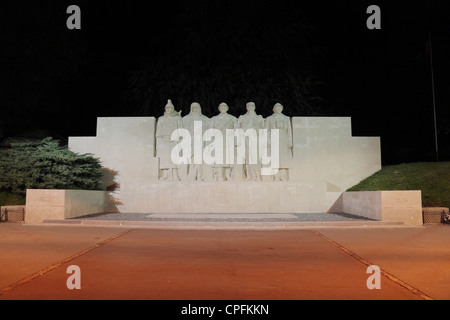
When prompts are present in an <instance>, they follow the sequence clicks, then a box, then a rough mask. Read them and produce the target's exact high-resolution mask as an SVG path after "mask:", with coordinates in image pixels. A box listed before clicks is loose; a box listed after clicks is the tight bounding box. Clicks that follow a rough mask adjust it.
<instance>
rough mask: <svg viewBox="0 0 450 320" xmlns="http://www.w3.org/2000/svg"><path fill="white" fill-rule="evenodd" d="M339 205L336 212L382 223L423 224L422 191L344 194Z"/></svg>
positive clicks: (354, 192) (355, 192)
mask: <svg viewBox="0 0 450 320" xmlns="http://www.w3.org/2000/svg"><path fill="white" fill-rule="evenodd" d="M338 203H339V207H340V208H334V209H335V210H334V211H335V212H336V211H340V212H343V213H349V214H355V215H358V216H362V217H366V218H370V219H374V220H380V221H394V222H403V223H405V224H406V225H414V226H421V225H422V224H423V219H422V192H421V191H420V190H411V191H409V190H408V191H352V192H344V193H343V194H342V195H341V198H340V199H339V201H338Z"/></svg>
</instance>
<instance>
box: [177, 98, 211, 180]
mask: <svg viewBox="0 0 450 320" xmlns="http://www.w3.org/2000/svg"><path fill="white" fill-rule="evenodd" d="M197 121H200V122H201V128H202V132H201V136H199V135H198V134H197V135H196V134H195V132H194V125H195V122H197ZM197 124H198V122H197ZM210 126H211V119H210V118H208V117H207V116H205V115H203V114H202V109H201V106H200V104H199V103H198V102H193V103H192V104H191V110H190V113H189V114H188V115H186V116H184V117H183V127H184V128H185V129H187V130H188V131H189V133H190V135H191V137H192V139H191V145H192V150H193V152H192V160H191V163H190V164H189V165H188V167H187V177H188V179H189V180H194V181H195V180H197V181H203V180H204V172H203V169H204V165H203V163H196V162H197V161H196V159H195V154H196V150H195V149H194V145H195V141H194V140H195V139H198V140H199V141H198V142H197V144H196V145H197V146H201V152H202V151H203V147H204V142H203V134H204V133H205V131H206V130H208V129H209V128H210Z"/></svg>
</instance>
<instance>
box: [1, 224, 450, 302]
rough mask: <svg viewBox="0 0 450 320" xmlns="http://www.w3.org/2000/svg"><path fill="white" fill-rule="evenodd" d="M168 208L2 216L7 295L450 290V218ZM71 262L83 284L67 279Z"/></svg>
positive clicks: (193, 296)
mask: <svg viewBox="0 0 450 320" xmlns="http://www.w3.org/2000/svg"><path fill="white" fill-rule="evenodd" d="M163 218H164V217H159V218H158V219H160V220H159V221H134V222H132V221H131V222H130V221H128V224H127V223H125V222H124V221H121V222H120V223H119V222H118V221H117V220H114V219H111V220H109V221H108V220H105V219H103V220H102V219H91V220H89V219H86V220H69V221H61V222H60V223H58V222H57V221H48V222H47V223H44V224H39V225H26V224H16V223H1V224H0V252H1V254H0V270H1V272H0V299H1V300H16V299H21V300H22V299H39V300H43V299H44V300H45V299H64V300H66V299H67V300H72V299H84V300H91V299H94V300H99V299H108V300H109V299H127V300H128V299H133V300H140V299H150V300H306V299H307V300H310V299H313V300H315V299H320V300H335V299H348V300H380V299H382V300H385V299H394V300H423V299H437V300H439V299H449V298H450V289H449V287H450V273H449V272H448V270H450V246H448V239H449V233H450V226H447V225H425V226H422V227H408V226H404V225H401V224H383V223H380V222H377V221H365V220H352V219H350V218H349V219H348V220H345V219H342V220H341V221H328V222H321V221H309V222H308V221H306V222H293V221H292V220H290V219H288V220H287V221H283V219H280V220H279V221H278V222H277V221H274V220H270V221H266V222H264V221H259V222H246V221H245V219H248V218H249V217H241V218H242V219H243V220H242V219H241V221H229V220H226V216H222V217H221V219H225V220H224V221H220V220H221V219H219V217H218V219H215V220H213V221H206V220H203V221H200V220H201V218H202V217H191V218H192V219H194V221H191V222H187V221H180V220H177V218H179V217H171V218H172V219H166V220H164V219H163ZM166 218H167V217H166ZM265 218H267V219H269V217H265ZM284 218H286V219H287V218H290V217H287V216H286V217H284ZM199 219H200V220H199ZM263 220H264V219H263ZM214 223H215V224H214ZM289 223H291V225H289ZM251 226H253V228H252V227H251ZM71 265H76V266H78V267H79V268H80V283H81V289H72V290H69V289H68V287H67V279H68V278H69V276H71V274H69V273H67V268H68V267H69V266H71ZM369 265H376V266H378V267H379V268H380V270H381V278H380V283H381V288H380V289H372V290H369V289H368V287H367V284H366V282H367V279H368V278H369V277H370V276H371V274H368V273H367V268H368V266H369Z"/></svg>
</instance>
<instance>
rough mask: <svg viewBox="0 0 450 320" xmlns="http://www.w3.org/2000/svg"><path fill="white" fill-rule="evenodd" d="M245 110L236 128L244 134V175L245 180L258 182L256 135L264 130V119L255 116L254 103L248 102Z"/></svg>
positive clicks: (258, 168) (259, 173) (259, 164)
mask: <svg viewBox="0 0 450 320" xmlns="http://www.w3.org/2000/svg"><path fill="white" fill-rule="evenodd" d="M246 109H247V113H246V114H244V115H241V116H240V117H239V119H238V127H239V128H241V129H242V130H243V131H244V133H245V136H244V139H245V159H244V161H245V174H246V177H247V180H254V181H260V180H261V159H260V156H259V152H258V134H259V129H263V128H264V118H263V117H262V116H261V115H258V114H256V112H255V109H256V106H255V103H254V102H248V103H247V104H246ZM249 129H252V130H249ZM247 130H248V131H247ZM252 141H253V142H254V143H252ZM255 148H256V149H255Z"/></svg>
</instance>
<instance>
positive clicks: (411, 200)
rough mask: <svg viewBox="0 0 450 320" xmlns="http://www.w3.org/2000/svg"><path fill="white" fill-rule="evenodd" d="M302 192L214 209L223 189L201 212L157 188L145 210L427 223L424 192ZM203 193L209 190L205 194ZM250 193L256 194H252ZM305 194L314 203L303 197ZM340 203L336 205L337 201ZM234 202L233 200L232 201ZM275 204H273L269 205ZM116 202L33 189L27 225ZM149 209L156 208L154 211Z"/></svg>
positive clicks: (107, 195) (104, 194)
mask: <svg viewBox="0 0 450 320" xmlns="http://www.w3.org/2000/svg"><path fill="white" fill-rule="evenodd" d="M168 185H169V184H168ZM170 185H171V184H170ZM198 185H199V186H201V185H200V184H198ZM272 185H273V186H275V185H277V186H278V187H280V186H281V185H282V184H273V183H272V184H268V186H272ZM192 186H194V185H192ZM248 186H250V184H248ZM291 187H292V186H291ZM302 187H303V189H301V188H300V189H301V190H300V189H298V190H297V189H296V188H292V190H290V192H291V193H292V194H291V195H290V196H289V194H287V195H286V194H285V195H284V198H280V199H278V198H277V197H275V198H274V194H276V192H274V190H271V188H268V191H270V192H269V193H270V196H269V194H265V196H266V199H264V200H263V199H260V198H257V199H248V198H245V197H244V198H243V199H241V198H239V196H240V193H242V194H243V193H244V192H243V190H240V189H239V188H236V190H235V191H236V192H235V193H234V194H233V197H231V198H228V197H227V199H228V205H227V206H224V207H223V208H221V207H218V206H217V205H213V204H214V203H215V204H217V202H218V200H219V199H221V198H220V197H221V196H223V195H224V192H225V191H226V190H222V191H223V192H218V193H217V194H216V196H215V197H213V194H212V195H211V198H210V197H206V199H210V200H211V205H213V207H206V208H205V207H204V208H203V209H202V208H201V206H200V207H199V205H202V203H201V202H200V203H199V205H196V206H192V207H189V206H186V203H193V204H197V203H198V202H199V201H198V199H195V198H194V199H189V197H187V198H186V199H185V198H183V197H182V195H183V194H182V193H177V192H175V193H173V194H174V195H176V196H173V197H170V194H171V193H170V192H168V191H172V192H173V191H174V190H173V188H172V190H165V189H164V188H162V189H161V190H160V191H161V192H167V194H166V195H168V197H155V196H156V195H158V192H156V191H157V189H153V190H152V191H153V192H149V197H150V195H152V197H150V198H149V199H147V200H146V201H150V200H151V201H150V202H149V203H147V205H148V207H147V208H146V209H147V210H148V211H146V212H148V213H161V212H163V211H164V208H166V210H168V212H178V213H189V212H191V211H192V212H195V213H222V211H223V212H226V213H245V212H244V211H245V210H243V208H244V207H245V206H247V210H249V211H253V212H250V213H256V212H255V210H256V209H257V210H258V211H263V209H264V208H266V209H265V211H264V212H265V213H268V212H271V213H283V212H281V211H283V210H286V211H289V210H290V212H291V211H292V212H297V213H300V212H302V210H307V209H308V210H310V211H309V212H324V211H327V209H326V208H329V209H328V212H336V213H338V212H342V213H348V214H354V215H358V216H362V217H366V218H370V219H374V220H379V221H390V222H403V223H405V224H406V225H414V226H419V225H422V224H423V218H422V193H421V191H420V190H417V191H416V190H414V191H358V192H343V193H342V194H340V196H339V194H338V193H328V196H329V197H328V198H327V197H325V198H323V199H322V197H319V196H318V195H317V194H316V193H314V192H312V191H314V190H315V189H314V188H312V190H309V192H306V191H307V189H304V188H305V187H306V185H302ZM310 187H311V186H310ZM288 189H289V188H288ZM149 191H150V190H149ZM196 191H197V193H198V195H199V196H204V195H205V194H204V193H202V192H198V191H199V190H196ZM200 191H205V190H203V189H201V190H200ZM247 191H248V190H247ZM205 192H206V191H205ZM302 193H303V197H302ZM248 194H252V193H251V192H250V193H248ZM306 194H307V196H308V197H309V198H310V199H305V198H304V196H305V195H306ZM318 194H319V195H321V194H327V193H326V192H321V193H320V192H319V193H318ZM295 195H297V198H298V199H295ZM336 198H337V200H335V199H336ZM158 199H159V201H158ZM230 199H232V201H231V202H230ZM188 200H190V201H188ZM222 200H224V203H225V202H226V201H225V199H222ZM248 200H252V201H250V202H252V203H255V202H259V203H260V204H261V205H262V206H263V207H264V208H263V207H257V208H252V207H251V206H249V205H248V204H249V201H248ZM274 200H275V201H274ZM317 200H320V201H319V202H322V204H325V205H326V208H325V209H324V210H321V211H317V209H318V207H315V205H317V204H315V203H314V201H317ZM330 200H332V202H330ZM136 201H138V202H139V201H140V202H145V201H144V200H143V199H136ZM219 202H220V201H219ZM233 202H234V203H238V204H239V205H240V207H236V206H233V205H232V204H233ZM271 202H272V205H271V206H268V205H269V204H270V203H271ZM333 202H334V204H333V205H332V206H331V203H333ZM115 203H116V200H115V198H114V197H113V193H111V192H108V191H86V190H36V189H29V190H27V201H26V215H25V222H26V223H40V222H42V221H44V220H50V219H56V220H61V219H70V218H77V217H82V216H86V215H90V214H96V213H103V212H119V210H118V209H117V207H116V205H115ZM177 203H178V204H180V203H181V204H184V205H183V206H182V207H175V206H176V205H177ZM327 203H328V204H327ZM150 204H152V206H153V207H152V206H151V205H150ZM286 204H289V205H290V206H291V207H289V208H288V207H286ZM203 205H204V203H203ZM283 206H284V207H283ZM134 209H137V208H134ZM312 209H316V210H312ZM158 211H159V212H158ZM188 211H189V212H188ZM203 211H204V212H203ZM136 212H137V211H136ZM304 212H306V211H304ZM259 213H261V212H259Z"/></svg>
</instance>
